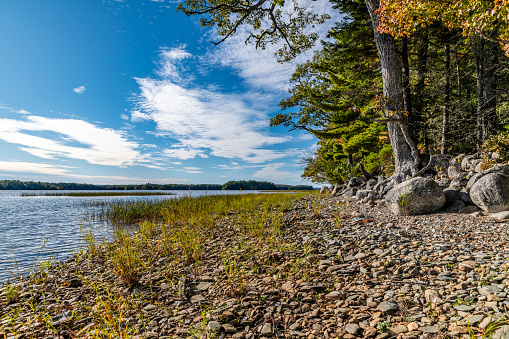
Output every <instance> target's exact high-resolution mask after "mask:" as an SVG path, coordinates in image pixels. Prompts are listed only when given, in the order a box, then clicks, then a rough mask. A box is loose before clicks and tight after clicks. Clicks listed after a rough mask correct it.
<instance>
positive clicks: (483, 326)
mask: <svg viewBox="0 0 509 339" xmlns="http://www.w3.org/2000/svg"><path fill="white" fill-rule="evenodd" d="M502 318H504V319H503V320H500V319H502ZM492 323H499V324H500V325H506V324H507V318H506V315H505V314H504V313H495V314H493V315H488V316H487V317H486V318H484V320H482V321H481V322H480V323H479V325H478V327H479V328H480V329H481V330H484V329H486V328H487V327H488V326H489V325H490V324H492Z"/></svg>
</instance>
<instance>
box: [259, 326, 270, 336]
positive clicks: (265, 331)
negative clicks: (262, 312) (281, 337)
mask: <svg viewBox="0 0 509 339" xmlns="http://www.w3.org/2000/svg"><path fill="white" fill-rule="evenodd" d="M260 335H261V336H262V337H269V336H272V324H271V323H265V324H263V326H262V328H261V330H260Z"/></svg>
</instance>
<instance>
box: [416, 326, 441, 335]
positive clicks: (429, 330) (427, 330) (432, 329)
mask: <svg viewBox="0 0 509 339" xmlns="http://www.w3.org/2000/svg"><path fill="white" fill-rule="evenodd" d="M419 331H422V332H424V333H438V332H440V327H438V326H436V325H435V326H424V327H419Z"/></svg>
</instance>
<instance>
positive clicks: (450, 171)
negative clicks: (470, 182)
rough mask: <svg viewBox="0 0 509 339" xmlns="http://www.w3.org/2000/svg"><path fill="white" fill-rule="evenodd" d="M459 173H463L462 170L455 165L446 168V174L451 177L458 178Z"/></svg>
mask: <svg viewBox="0 0 509 339" xmlns="http://www.w3.org/2000/svg"><path fill="white" fill-rule="evenodd" d="M461 173H464V172H462V171H461V169H459V168H458V167H456V166H449V168H447V175H448V176H449V178H451V179H455V178H458V177H459V176H460V175H461Z"/></svg>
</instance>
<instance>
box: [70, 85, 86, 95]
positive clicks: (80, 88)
mask: <svg viewBox="0 0 509 339" xmlns="http://www.w3.org/2000/svg"><path fill="white" fill-rule="evenodd" d="M72 90H73V91H74V92H76V93H78V94H83V93H85V91H86V90H87V88H86V87H85V85H81V86H79V87H76V88H73V89H72Z"/></svg>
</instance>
